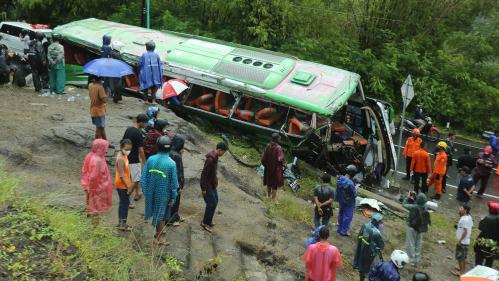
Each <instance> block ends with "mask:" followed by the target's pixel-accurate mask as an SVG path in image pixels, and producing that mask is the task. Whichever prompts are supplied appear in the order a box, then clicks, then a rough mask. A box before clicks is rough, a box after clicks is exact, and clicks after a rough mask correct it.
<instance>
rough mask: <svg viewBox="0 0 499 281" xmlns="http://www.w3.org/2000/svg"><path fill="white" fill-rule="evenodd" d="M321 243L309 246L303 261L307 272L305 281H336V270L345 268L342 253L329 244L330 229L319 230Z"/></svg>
mask: <svg viewBox="0 0 499 281" xmlns="http://www.w3.org/2000/svg"><path fill="white" fill-rule="evenodd" d="M319 238H320V241H319V242H317V243H315V244H311V245H310V246H308V248H307V250H306V251H305V254H304V255H303V261H304V262H305V267H306V270H307V276H306V277H305V281H312V280H313V281H336V269H342V268H343V259H342V258H341V254H340V251H338V249H337V248H336V247H335V246H333V245H331V244H329V242H328V238H329V228H327V227H322V228H321V229H320V230H319Z"/></svg>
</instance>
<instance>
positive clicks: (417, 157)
mask: <svg viewBox="0 0 499 281" xmlns="http://www.w3.org/2000/svg"><path fill="white" fill-rule="evenodd" d="M411 171H412V172H413V175H412V178H413V179H414V191H415V192H416V193H418V192H419V182H420V181H421V192H423V193H425V194H426V192H428V187H427V186H426V180H427V179H428V174H429V173H431V161H430V154H429V153H428V151H426V142H424V141H423V142H421V144H420V148H419V149H418V150H416V151H415V152H414V154H413V156H412V162H411Z"/></svg>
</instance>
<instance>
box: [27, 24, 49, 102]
mask: <svg viewBox="0 0 499 281" xmlns="http://www.w3.org/2000/svg"><path fill="white" fill-rule="evenodd" d="M43 39H44V35H43V33H42V32H40V31H38V32H37V33H36V37H35V40H33V41H32V42H31V45H30V47H31V48H30V50H29V53H28V61H29V64H30V66H31V74H32V77H33V85H34V86H35V91H37V92H39V93H40V94H43V76H42V75H43V73H44V71H43V68H44V67H45V65H46V63H47V59H46V58H47V54H46V53H45V49H44V48H43V43H42V40H43Z"/></svg>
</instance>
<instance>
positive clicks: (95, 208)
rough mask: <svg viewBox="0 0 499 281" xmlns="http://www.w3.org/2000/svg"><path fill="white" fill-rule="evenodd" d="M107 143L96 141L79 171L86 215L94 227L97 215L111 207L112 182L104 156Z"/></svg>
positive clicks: (97, 220) (107, 146)
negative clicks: (85, 203)
mask: <svg viewBox="0 0 499 281" xmlns="http://www.w3.org/2000/svg"><path fill="white" fill-rule="evenodd" d="M108 148H109V142H108V141H107V140H104V139H96V140H94V142H93V143H92V151H91V152H90V153H88V154H87V156H86V157H85V161H84V162H83V168H82V171H81V186H82V188H83V190H84V191H85V194H86V196H87V213H88V216H91V217H92V223H93V224H94V225H97V224H99V215H101V214H102V213H104V212H106V211H107V210H109V209H110V208H111V206H112V194H113V182H112V179H111V174H110V173H109V168H108V167H107V163H106V159H104V156H105V155H106V153H107V150H108Z"/></svg>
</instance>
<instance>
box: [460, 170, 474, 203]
mask: <svg viewBox="0 0 499 281" xmlns="http://www.w3.org/2000/svg"><path fill="white" fill-rule="evenodd" d="M459 173H460V174H461V176H462V178H461V180H460V181H459V185H458V186H457V196H456V199H457V201H459V202H461V203H463V205H465V206H467V205H468V202H469V201H470V200H471V197H472V196H473V191H474V190H475V183H474V182H473V177H472V176H471V171H470V169H469V168H468V167H466V166H463V167H461V168H460V169H459Z"/></svg>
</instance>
